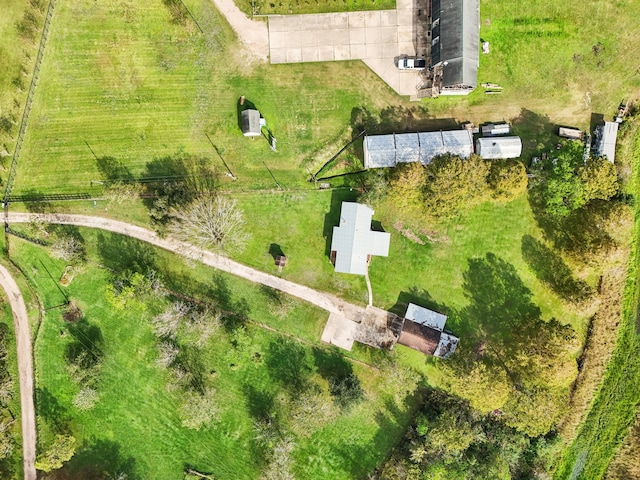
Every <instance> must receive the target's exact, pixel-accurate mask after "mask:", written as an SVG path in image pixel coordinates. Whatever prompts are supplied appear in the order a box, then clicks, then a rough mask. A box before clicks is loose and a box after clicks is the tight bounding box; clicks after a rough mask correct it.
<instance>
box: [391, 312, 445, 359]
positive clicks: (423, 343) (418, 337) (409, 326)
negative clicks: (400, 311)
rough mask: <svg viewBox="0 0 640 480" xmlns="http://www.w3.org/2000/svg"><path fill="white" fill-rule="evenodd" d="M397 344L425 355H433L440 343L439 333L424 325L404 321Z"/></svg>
mask: <svg viewBox="0 0 640 480" xmlns="http://www.w3.org/2000/svg"><path fill="white" fill-rule="evenodd" d="M398 343H399V344H400V345H404V346H405V347H409V348H413V349H414V350H418V351H419V352H422V353H424V354H426V355H433V354H434V353H435V351H436V349H437V348H438V344H439V343H440V332H439V331H438V330H435V329H433V328H429V327H427V326H426V325H421V324H419V323H415V322H412V321H411V320H405V322H404V326H403V327H402V332H400V338H398Z"/></svg>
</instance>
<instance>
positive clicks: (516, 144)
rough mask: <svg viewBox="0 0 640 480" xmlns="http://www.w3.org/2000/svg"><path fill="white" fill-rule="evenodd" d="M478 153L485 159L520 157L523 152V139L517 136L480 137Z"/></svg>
mask: <svg viewBox="0 0 640 480" xmlns="http://www.w3.org/2000/svg"><path fill="white" fill-rule="evenodd" d="M476 153H477V154H478V155H480V156H481V157H482V158H484V159H485V160H494V159H498V158H518V157H519V156H520V155H521V154H522V140H520V137H515V136H513V137H489V138H479V139H478V140H477V141H476Z"/></svg>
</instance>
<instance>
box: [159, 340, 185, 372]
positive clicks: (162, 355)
mask: <svg viewBox="0 0 640 480" xmlns="http://www.w3.org/2000/svg"><path fill="white" fill-rule="evenodd" d="M179 352H180V350H179V349H178V347H176V346H175V345H174V344H173V343H169V342H160V345H158V359H157V360H156V363H157V364H158V366H160V367H161V368H167V367H169V365H171V364H172V363H173V361H174V360H175V359H176V357H177V356H178V353H179Z"/></svg>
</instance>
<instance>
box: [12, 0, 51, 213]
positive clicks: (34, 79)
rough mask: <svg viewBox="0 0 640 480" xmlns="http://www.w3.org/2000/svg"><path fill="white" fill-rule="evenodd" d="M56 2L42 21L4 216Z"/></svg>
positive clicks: (14, 154) (48, 9) (13, 160)
mask: <svg viewBox="0 0 640 480" xmlns="http://www.w3.org/2000/svg"><path fill="white" fill-rule="evenodd" d="M55 3H56V0H49V8H47V16H46V18H45V20H44V26H43V28H42V37H40V46H39V48H38V57H37V59H36V64H35V66H34V68H33V76H32V77H31V84H30V85H29V93H28V94H27V103H26V104H25V106H24V110H23V112H22V120H21V121H20V130H19V131H18V140H17V141H16V146H15V149H14V151H13V159H12V160H11V168H10V170H9V177H8V178H7V186H6V188H5V190H4V197H3V204H4V210H5V216H6V214H7V212H8V210H7V205H8V200H9V197H10V196H11V190H12V189H13V182H14V181H15V176H16V170H17V169H18V160H19V159H20V150H21V149H22V140H23V139H24V133H25V131H26V129H27V121H28V120H29V113H31V103H32V102H33V96H34V92H35V90H36V85H37V84H38V75H39V73H40V64H41V63H42V58H43V57H44V47H45V44H46V43H47V37H48V35H49V24H50V23H51V18H52V17H53V8H54V6H55Z"/></svg>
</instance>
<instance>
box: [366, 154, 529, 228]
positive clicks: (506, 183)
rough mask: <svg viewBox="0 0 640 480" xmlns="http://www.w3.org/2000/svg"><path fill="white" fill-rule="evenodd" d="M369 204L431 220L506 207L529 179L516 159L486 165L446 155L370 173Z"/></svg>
mask: <svg viewBox="0 0 640 480" xmlns="http://www.w3.org/2000/svg"><path fill="white" fill-rule="evenodd" d="M368 175H369V178H368V182H367V183H368V187H367V194H366V196H365V200H368V201H376V200H378V199H380V198H382V197H386V198H388V199H389V200H391V201H392V202H393V203H394V204H396V205H397V206H398V207H400V208H401V209H410V210H412V211H419V212H421V213H422V214H423V215H426V216H428V217H432V218H447V217H451V216H455V215H457V214H459V213H461V212H463V211H465V210H468V209H470V208H472V207H474V206H476V205H478V204H480V203H482V202H486V201H490V200H492V201H496V202H507V201H510V200H513V199H514V198H516V197H518V196H520V195H521V194H522V193H523V192H524V191H525V190H526V188H527V174H526V170H525V168H524V166H523V165H522V163H521V162H519V161H516V160H495V161H486V160H483V159H482V158H481V157H479V156H477V155H473V156H471V157H470V158H468V159H462V158H460V157H457V156H452V155H442V156H439V157H436V158H434V159H433V162H431V163H430V164H429V165H426V166H424V165H422V164H420V163H406V164H400V165H398V166H397V167H396V168H394V169H392V170H391V171H390V172H389V173H388V174H386V173H381V172H371V173H369V174H368Z"/></svg>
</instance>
